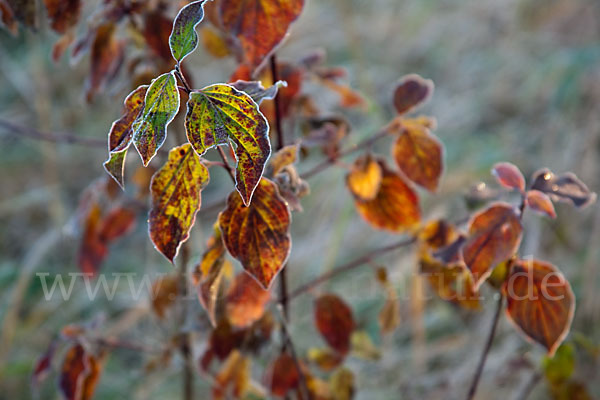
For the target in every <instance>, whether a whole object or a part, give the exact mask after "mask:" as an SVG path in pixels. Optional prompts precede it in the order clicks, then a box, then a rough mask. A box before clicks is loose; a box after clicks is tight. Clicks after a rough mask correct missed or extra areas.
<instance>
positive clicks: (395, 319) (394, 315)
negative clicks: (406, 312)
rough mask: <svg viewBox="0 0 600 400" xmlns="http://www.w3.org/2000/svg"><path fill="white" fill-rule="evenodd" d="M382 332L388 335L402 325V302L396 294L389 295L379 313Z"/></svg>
mask: <svg viewBox="0 0 600 400" xmlns="http://www.w3.org/2000/svg"><path fill="white" fill-rule="evenodd" d="M378 320H379V327H380V329H381V333H382V334H384V335H386V334H388V333H391V332H393V331H394V330H396V328H397V327H398V326H399V325H400V302H399V301H398V299H397V298H396V297H395V296H388V297H387V298H386V299H385V303H383V307H382V308H381V310H380V311H379V315H378Z"/></svg>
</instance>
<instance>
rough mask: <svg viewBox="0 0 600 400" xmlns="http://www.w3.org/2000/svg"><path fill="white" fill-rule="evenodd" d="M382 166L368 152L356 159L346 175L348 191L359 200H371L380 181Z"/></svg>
mask: <svg viewBox="0 0 600 400" xmlns="http://www.w3.org/2000/svg"><path fill="white" fill-rule="evenodd" d="M382 175H383V172H382V167H381V166H380V165H379V162H377V160H375V159H373V157H371V155H370V154H367V155H365V156H363V157H359V158H358V159H356V161H355V162H354V164H353V165H352V169H351V170H350V172H348V174H347V175H346V185H347V186H348V190H350V193H352V194H353V195H354V197H355V198H357V199H359V200H365V201H366V200H373V199H374V198H375V197H376V196H377V193H378V192H379V188H380V186H381V181H382Z"/></svg>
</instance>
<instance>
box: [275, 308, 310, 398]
mask: <svg viewBox="0 0 600 400" xmlns="http://www.w3.org/2000/svg"><path fill="white" fill-rule="evenodd" d="M280 305H281V304H280ZM278 310H279V314H280V322H281V333H282V335H283V340H284V342H285V345H284V346H282V348H283V349H284V350H283V351H285V349H287V351H288V352H289V353H290V356H291V357H292V360H294V365H295V366H296V369H297V370H298V376H299V377H300V391H301V393H302V398H303V399H310V398H311V397H310V392H309V390H308V384H307V383H306V376H304V371H303V370H302V366H301V365H300V361H299V359H298V354H297V353H296V348H295V347H294V343H293V342H292V337H291V336H290V332H289V330H288V327H287V320H286V318H285V315H284V314H283V312H282V310H281V309H279V308H278ZM283 351H282V352H283Z"/></svg>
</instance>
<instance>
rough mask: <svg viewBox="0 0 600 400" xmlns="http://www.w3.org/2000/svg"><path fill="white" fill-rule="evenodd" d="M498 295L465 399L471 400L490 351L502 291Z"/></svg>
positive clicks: (498, 316) (500, 309)
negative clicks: (486, 336)
mask: <svg viewBox="0 0 600 400" xmlns="http://www.w3.org/2000/svg"><path fill="white" fill-rule="evenodd" d="M499 295H500V297H499V298H498V302H497V303H496V313H495V314H494V319H493V320H492V326H491V328H490V332H489V333H488V338H487V340H486V342H485V347H484V348H483V352H482V353H481V357H480V358H479V364H477V369H476V370H475V375H474V376H473V382H471V386H470V388H469V392H468V394H467V400H471V399H473V397H474V396H475V392H476V391H477V385H479V379H480V378H481V373H482V372H483V367H484V366H485V361H486V359H487V356H488V353H489V352H490V349H491V348H492V342H493V341H494V336H495V335H496V328H497V327H498V320H499V319H500V314H501V311H502V304H503V303H504V295H503V294H502V293H500V294H499Z"/></svg>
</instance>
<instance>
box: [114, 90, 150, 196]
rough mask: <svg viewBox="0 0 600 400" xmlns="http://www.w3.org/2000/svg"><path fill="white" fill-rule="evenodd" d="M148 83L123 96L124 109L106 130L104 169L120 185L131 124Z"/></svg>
mask: <svg viewBox="0 0 600 400" xmlns="http://www.w3.org/2000/svg"><path fill="white" fill-rule="evenodd" d="M147 89H148V85H142V86H140V87H138V88H137V89H135V90H134V91H132V92H131V93H129V95H128V96H127V97H126V98H125V102H124V111H123V115H122V116H121V118H119V119H118V120H116V121H115V122H113V124H112V126H111V127H110V131H109V132H108V152H109V157H108V160H106V161H105V162H104V164H103V165H104V169H105V170H106V172H108V174H109V175H110V176H111V177H112V178H113V179H114V180H115V181H116V182H117V183H118V184H119V186H121V188H123V187H124V184H125V183H124V180H123V176H124V172H125V163H124V162H125V155H126V154H127V149H128V148H129V145H130V144H131V139H132V136H133V132H132V130H131V125H132V124H133V121H135V119H136V118H137V117H138V115H139V113H140V111H141V110H142V108H143V105H144V97H145V96H146V90H147Z"/></svg>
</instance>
